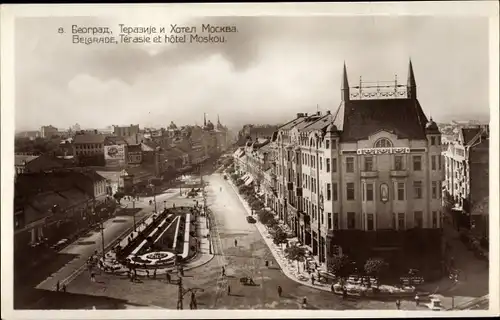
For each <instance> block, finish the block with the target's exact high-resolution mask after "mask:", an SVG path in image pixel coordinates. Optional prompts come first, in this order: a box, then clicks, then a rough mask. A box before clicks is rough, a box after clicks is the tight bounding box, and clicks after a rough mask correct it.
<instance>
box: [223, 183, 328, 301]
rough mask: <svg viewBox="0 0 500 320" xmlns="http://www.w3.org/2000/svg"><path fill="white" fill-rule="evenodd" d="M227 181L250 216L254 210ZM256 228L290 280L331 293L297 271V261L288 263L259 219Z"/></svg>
mask: <svg viewBox="0 0 500 320" xmlns="http://www.w3.org/2000/svg"><path fill="white" fill-rule="evenodd" d="M226 181H227V182H228V184H229V185H231V187H232V189H233V191H234V192H235V193H236V195H237V196H238V198H239V199H240V201H241V203H242V204H243V207H244V208H245V210H246V211H247V213H248V215H251V214H252V210H251V208H250V206H249V205H248V203H247V202H246V201H245V199H243V198H242V197H241V195H240V194H239V192H238V189H237V188H236V186H235V185H234V184H233V182H232V181H230V180H229V179H228V180H226ZM255 226H256V227H257V230H259V233H260V235H261V236H262V239H264V242H265V243H266V245H267V246H268V247H269V250H270V251H271V253H272V255H273V256H274V259H275V260H276V262H277V263H278V265H279V266H280V268H281V271H282V272H283V273H284V274H285V275H286V276H287V277H288V278H289V279H290V280H292V281H295V282H297V283H300V284H301V285H304V286H308V287H311V288H314V289H318V290H323V291H328V292H331V287H330V285H328V284H323V283H315V284H314V285H313V284H312V283H311V281H310V276H309V275H307V276H306V275H304V274H302V273H300V272H299V271H298V270H297V262H296V261H292V262H289V261H288V259H287V258H286V257H285V253H284V252H283V250H282V249H281V248H279V247H278V246H276V245H275V244H274V242H273V240H272V238H271V236H270V235H269V232H268V231H267V228H266V227H265V226H264V225H263V224H262V223H260V221H258V219H257V222H256V223H255ZM300 264H302V263H300ZM318 266H319V263H318ZM299 267H300V266H299ZM301 269H302V268H301Z"/></svg>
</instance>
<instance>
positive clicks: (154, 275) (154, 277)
mask: <svg viewBox="0 0 500 320" xmlns="http://www.w3.org/2000/svg"><path fill="white" fill-rule="evenodd" d="M153 279H156V267H155V270H154V273H153Z"/></svg>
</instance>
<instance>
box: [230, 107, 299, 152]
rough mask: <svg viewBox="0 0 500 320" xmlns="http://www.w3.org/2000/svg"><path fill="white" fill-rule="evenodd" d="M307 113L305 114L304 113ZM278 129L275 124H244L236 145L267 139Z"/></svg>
mask: <svg viewBox="0 0 500 320" xmlns="http://www.w3.org/2000/svg"><path fill="white" fill-rule="evenodd" d="M306 115H307V114H306ZM277 130H278V126H276V125H260V126H257V125H251V124H247V125H244V126H243V128H242V129H241V130H240V132H238V141H237V144H238V146H244V145H245V144H246V143H247V141H248V140H252V141H255V140H256V139H258V138H263V139H269V138H271V137H272V136H273V134H274V133H275V132H276V131H277Z"/></svg>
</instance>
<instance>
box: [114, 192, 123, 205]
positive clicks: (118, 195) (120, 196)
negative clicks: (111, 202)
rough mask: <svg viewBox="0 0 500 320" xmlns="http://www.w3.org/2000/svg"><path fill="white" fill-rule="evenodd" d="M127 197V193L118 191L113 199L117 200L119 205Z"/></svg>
mask: <svg viewBox="0 0 500 320" xmlns="http://www.w3.org/2000/svg"><path fill="white" fill-rule="evenodd" d="M124 196H125V193H123V192H122V191H118V192H117V193H115V194H114V195H113V198H115V200H116V201H118V203H120V201H121V200H122V198H123V197H124Z"/></svg>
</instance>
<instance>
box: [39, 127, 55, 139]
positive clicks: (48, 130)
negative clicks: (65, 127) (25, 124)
mask: <svg viewBox="0 0 500 320" xmlns="http://www.w3.org/2000/svg"><path fill="white" fill-rule="evenodd" d="M40 133H41V136H42V138H46V139H50V138H52V136H57V135H59V130H57V128H56V127H53V126H51V125H48V126H43V127H42V128H41V130H40Z"/></svg>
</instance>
